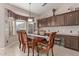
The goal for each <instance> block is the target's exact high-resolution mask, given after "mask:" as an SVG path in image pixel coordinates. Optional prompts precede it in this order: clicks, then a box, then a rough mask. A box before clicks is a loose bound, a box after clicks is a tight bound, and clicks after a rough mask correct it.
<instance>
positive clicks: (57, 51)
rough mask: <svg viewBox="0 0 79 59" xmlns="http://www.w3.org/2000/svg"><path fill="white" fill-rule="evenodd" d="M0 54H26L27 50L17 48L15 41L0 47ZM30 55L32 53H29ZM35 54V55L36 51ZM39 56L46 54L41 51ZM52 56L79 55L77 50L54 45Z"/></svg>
mask: <svg viewBox="0 0 79 59" xmlns="http://www.w3.org/2000/svg"><path fill="white" fill-rule="evenodd" d="M49 55H50V56H51V53H49ZM0 56H27V51H26V53H23V52H22V51H20V50H19V48H18V42H16V43H14V44H12V45H10V46H8V47H6V48H1V49H0ZM30 56H32V53H30ZM35 56H37V53H36V52H35ZM40 56H46V54H45V53H42V54H40ZM54 56H79V52H78V51H74V50H71V49H68V48H64V47H63V46H58V45H54Z"/></svg>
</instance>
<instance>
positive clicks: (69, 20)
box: [65, 12, 76, 25]
mask: <svg viewBox="0 0 79 59" xmlns="http://www.w3.org/2000/svg"><path fill="white" fill-rule="evenodd" d="M65 20H66V25H75V24H76V12H69V13H67V14H65Z"/></svg>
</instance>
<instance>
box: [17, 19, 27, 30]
mask: <svg viewBox="0 0 79 59" xmlns="http://www.w3.org/2000/svg"><path fill="white" fill-rule="evenodd" d="M16 30H17V31H18V30H26V23H25V22H24V21H16Z"/></svg>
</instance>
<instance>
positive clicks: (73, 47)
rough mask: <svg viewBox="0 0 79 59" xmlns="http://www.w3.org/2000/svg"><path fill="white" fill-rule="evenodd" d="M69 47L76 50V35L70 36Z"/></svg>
mask: <svg viewBox="0 0 79 59" xmlns="http://www.w3.org/2000/svg"><path fill="white" fill-rule="evenodd" d="M71 48H72V49H75V50H78V38H76V37H72V38H71Z"/></svg>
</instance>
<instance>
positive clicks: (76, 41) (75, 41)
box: [64, 36, 79, 51]
mask: <svg viewBox="0 0 79 59" xmlns="http://www.w3.org/2000/svg"><path fill="white" fill-rule="evenodd" d="M64 46H65V47H67V48H70V49H73V50H78V51H79V38H78V37H76V36H66V37H65V40H64Z"/></svg>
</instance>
